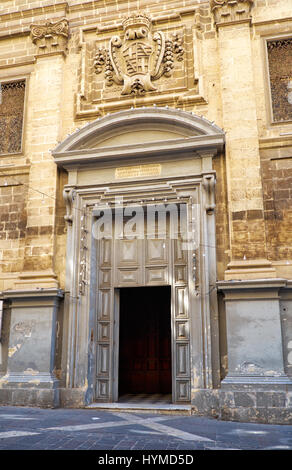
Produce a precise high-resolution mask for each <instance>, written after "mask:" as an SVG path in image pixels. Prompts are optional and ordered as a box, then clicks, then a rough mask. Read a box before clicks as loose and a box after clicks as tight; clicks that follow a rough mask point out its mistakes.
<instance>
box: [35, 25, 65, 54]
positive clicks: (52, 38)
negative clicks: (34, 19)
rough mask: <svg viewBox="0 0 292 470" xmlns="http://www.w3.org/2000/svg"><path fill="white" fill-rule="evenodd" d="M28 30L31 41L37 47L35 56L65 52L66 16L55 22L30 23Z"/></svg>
mask: <svg viewBox="0 0 292 470" xmlns="http://www.w3.org/2000/svg"><path fill="white" fill-rule="evenodd" d="M30 30H31V33H30V34H31V39H32V42H33V43H34V44H35V45H36V47H37V54H36V56H40V55H50V54H55V53H63V54H65V53H66V52H67V42H68V36H69V22H68V20H67V19H66V18H62V19H61V20H59V21H57V22H56V23H52V22H50V21H47V22H46V23H45V24H43V25H37V24H32V25H31V26H30Z"/></svg>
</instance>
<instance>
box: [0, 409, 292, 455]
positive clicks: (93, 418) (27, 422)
mask: <svg viewBox="0 0 292 470" xmlns="http://www.w3.org/2000/svg"><path fill="white" fill-rule="evenodd" d="M227 449H228V450H230V449H234V450H292V426H278V425H263V424H248V423H234V422H225V421H217V420H215V419H207V418H200V417H196V416H181V415H162V414H144V413H126V412H108V411H99V410H95V409H40V408H22V407H10V406H2V407H0V450H113V451H117V450H118V451H122V450H144V451H148V450H165V451H169V452H171V451H174V450H180V451H186V450H192V451H195V450H227Z"/></svg>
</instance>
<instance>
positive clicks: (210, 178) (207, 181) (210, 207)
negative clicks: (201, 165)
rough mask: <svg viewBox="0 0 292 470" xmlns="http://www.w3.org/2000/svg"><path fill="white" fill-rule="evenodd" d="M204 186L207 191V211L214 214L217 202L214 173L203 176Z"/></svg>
mask: <svg viewBox="0 0 292 470" xmlns="http://www.w3.org/2000/svg"><path fill="white" fill-rule="evenodd" d="M202 183H203V187H204V189H205V191H206V206H205V208H206V212H207V214H213V213H214V211H215V208H216V204H215V185H216V178H215V176H214V175H205V176H204V177H203V182H202Z"/></svg>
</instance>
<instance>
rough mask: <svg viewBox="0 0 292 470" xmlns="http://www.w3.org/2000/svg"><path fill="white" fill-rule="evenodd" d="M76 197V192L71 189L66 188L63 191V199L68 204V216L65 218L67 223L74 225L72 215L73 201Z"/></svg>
mask: <svg viewBox="0 0 292 470" xmlns="http://www.w3.org/2000/svg"><path fill="white" fill-rule="evenodd" d="M75 197H76V191H74V189H71V188H65V189H64V191H63V198H64V201H65V204H66V215H65V216H64V219H65V221H66V222H67V223H68V224H70V225H72V222H73V215H72V209H73V201H74V199H75Z"/></svg>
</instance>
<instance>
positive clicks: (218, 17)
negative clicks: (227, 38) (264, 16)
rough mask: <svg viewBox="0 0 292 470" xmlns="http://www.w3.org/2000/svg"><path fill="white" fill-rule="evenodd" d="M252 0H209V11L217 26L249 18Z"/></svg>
mask: <svg viewBox="0 0 292 470" xmlns="http://www.w3.org/2000/svg"><path fill="white" fill-rule="evenodd" d="M253 4H254V0H211V5H210V6H211V11H212V13H213V15H214V20H215V23H216V25H217V27H218V26H221V25H225V24H234V23H242V22H243V21H247V20H250V18H251V17H250V11H251V7H252V6H253Z"/></svg>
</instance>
